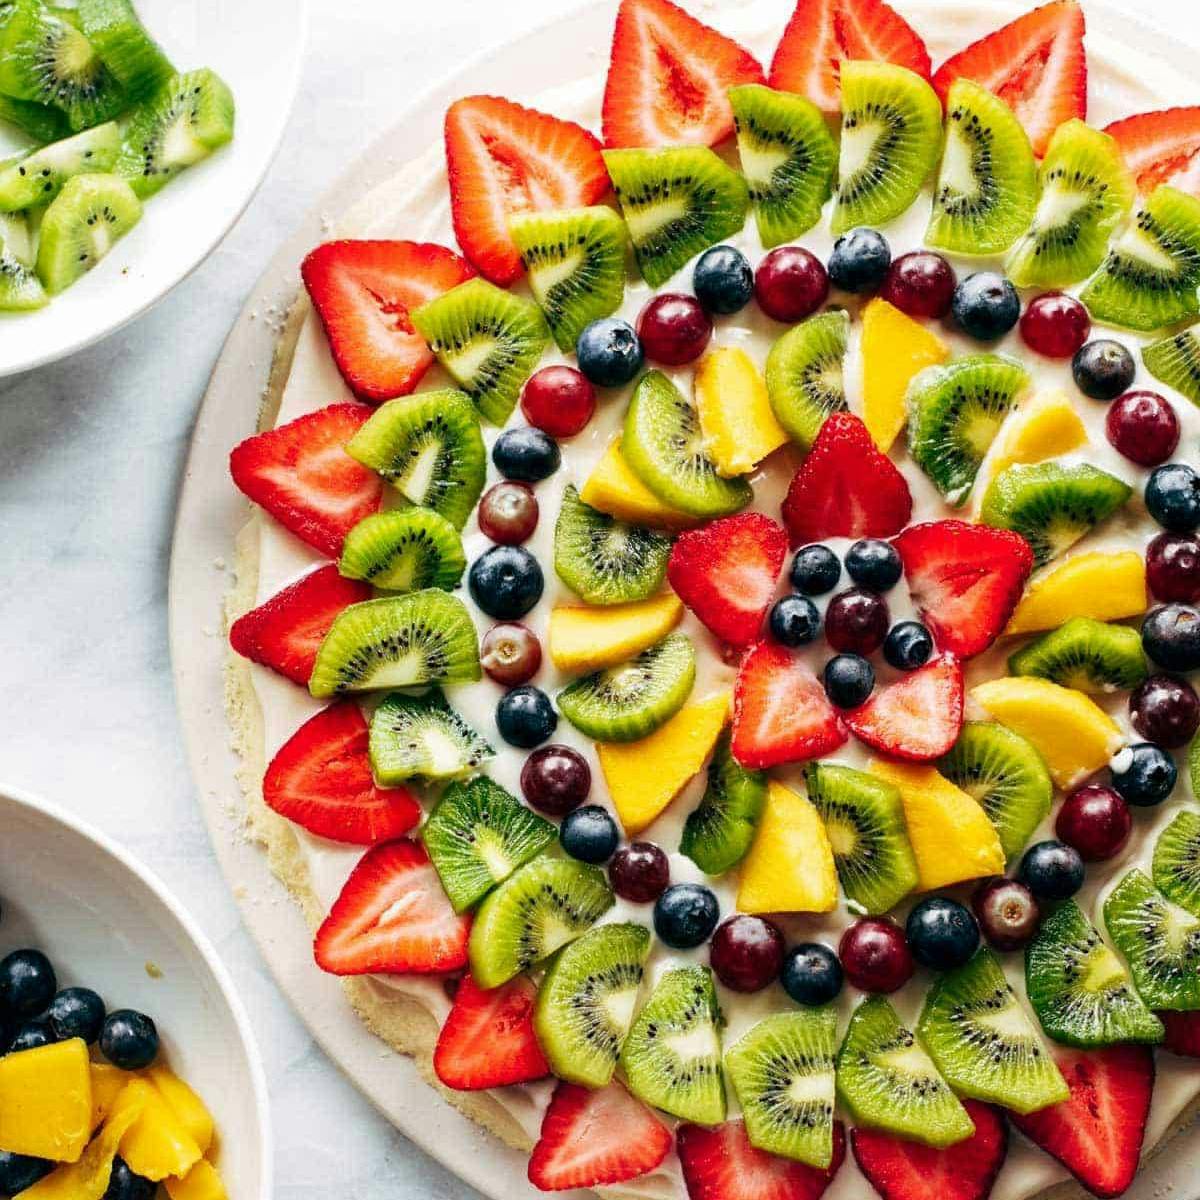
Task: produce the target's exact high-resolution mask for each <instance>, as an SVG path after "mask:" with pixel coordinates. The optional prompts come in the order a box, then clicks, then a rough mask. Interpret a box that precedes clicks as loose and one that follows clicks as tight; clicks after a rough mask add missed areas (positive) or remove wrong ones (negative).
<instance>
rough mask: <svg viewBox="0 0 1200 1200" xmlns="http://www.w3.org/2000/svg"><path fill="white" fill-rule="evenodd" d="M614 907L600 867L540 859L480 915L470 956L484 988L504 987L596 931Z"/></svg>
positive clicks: (518, 873)
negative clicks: (536, 965) (560, 950)
mask: <svg viewBox="0 0 1200 1200" xmlns="http://www.w3.org/2000/svg"><path fill="white" fill-rule="evenodd" d="M612 906H613V894H612V889H611V888H610V887H609V886H608V880H607V879H605V877H604V872H603V871H601V870H600V869H599V868H598V867H591V866H588V865H587V864H586V863H581V862H576V861H574V860H573V859H567V858H548V857H546V856H543V857H541V858H535V859H534V860H533V862H530V863H526V864H525V866H523V867H518V868H517V870H515V871H514V872H513V873H512V874H511V875H510V876H509V877H508V878H507V879H506V880H505V881H504V882H503V883H502V884H500V886H499V887H497V888H496V889H495V891H493V892H491V893H490V894H489V895H488V896H486V897H485V898H484V901H483V903H482V904H480V906H479V908H478V909H477V910H476V912H475V919H474V921H473V922H472V925H471V939H470V942H469V944H468V948H467V953H468V957H469V959H470V963H471V975H472V977H473V978H474V980H475V982H476V983H477V984H479V986H480V987H482V988H495V987H499V986H500V985H501V984H502V983H507V982H508V981H509V980H510V979H512V978H513V977H514V976H516V975H520V974H521V973H522V972H523V971H528V970H529V968H530V967H532V966H534V965H535V964H536V963H540V962H541V961H542V959H544V958H549V957H550V955H551V954H553V953H554V952H555V951H556V950H559V949H561V948H562V947H563V946H565V945H566V944H567V943H568V942H573V941H574V940H575V939H576V938H577V937H579V936H580V934H582V933H584V932H585V931H586V930H588V929H590V928H591V927H592V926H593V925H594V924H595V923H596V922H597V921H598V920H599V919H600V917H602V916H603V915H604V914H605V913H606V912H607V911H608V910H609V909H610V908H612Z"/></svg>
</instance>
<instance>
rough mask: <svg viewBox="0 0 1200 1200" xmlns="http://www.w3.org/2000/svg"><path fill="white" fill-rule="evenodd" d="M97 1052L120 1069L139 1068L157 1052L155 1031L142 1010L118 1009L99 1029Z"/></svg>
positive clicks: (152, 1059) (155, 1055)
mask: <svg viewBox="0 0 1200 1200" xmlns="http://www.w3.org/2000/svg"><path fill="white" fill-rule="evenodd" d="M100 1053H101V1054H103V1055H104V1057H105V1058H107V1059H108V1061H109V1062H110V1063H112V1065H113V1066H114V1067H120V1068H121V1070H122V1071H140V1070H141V1069H142V1068H143V1067H148V1066H149V1065H150V1064H151V1063H152V1062H153V1061H154V1059H155V1058H156V1057H157V1055H158V1030H157V1029H155V1027H154V1022H153V1021H152V1020H150V1018H149V1017H148V1016H146V1015H145V1013H140V1012H136V1011H135V1010H134V1009H132V1008H118V1009H117V1011H116V1012H111V1013H109V1014H108V1016H107V1018H105V1021H104V1027H103V1028H102V1029H101V1030H100Z"/></svg>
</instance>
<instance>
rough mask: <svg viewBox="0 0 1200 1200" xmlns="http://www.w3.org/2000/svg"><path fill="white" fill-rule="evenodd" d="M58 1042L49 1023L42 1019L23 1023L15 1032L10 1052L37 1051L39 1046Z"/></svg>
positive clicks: (11, 1040)
mask: <svg viewBox="0 0 1200 1200" xmlns="http://www.w3.org/2000/svg"><path fill="white" fill-rule="evenodd" d="M58 1040H59V1039H58V1038H56V1037H55V1036H54V1030H53V1029H51V1028H50V1023H49V1021H43V1020H40V1019H39V1020H33V1021H22V1022H21V1024H19V1025H18V1026H17V1027H16V1029H15V1030H13V1035H12V1038H11V1039H10V1040H9V1043H8V1051H9V1053H10V1054H12V1053H15V1052H16V1051H18V1050H36V1049H37V1048H38V1047H39V1046H49V1045H50V1044H51V1043H52V1042H57V1041H58Z"/></svg>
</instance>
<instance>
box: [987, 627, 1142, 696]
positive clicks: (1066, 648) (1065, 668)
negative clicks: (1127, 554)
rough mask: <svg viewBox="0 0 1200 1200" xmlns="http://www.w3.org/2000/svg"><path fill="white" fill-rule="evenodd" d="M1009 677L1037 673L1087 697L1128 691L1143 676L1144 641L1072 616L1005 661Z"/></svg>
mask: <svg viewBox="0 0 1200 1200" xmlns="http://www.w3.org/2000/svg"><path fill="white" fill-rule="evenodd" d="M1008 673H1009V674H1010V675H1036V676H1038V677H1039V678H1041V679H1049V680H1050V681H1051V682H1053V683H1058V684H1061V685H1062V686H1063V687H1069V688H1074V689H1075V690H1076V691H1078V692H1087V693H1089V694H1091V695H1108V694H1110V693H1112V692H1128V691H1132V690H1133V689H1134V688H1135V687H1137V686H1138V684H1140V683H1141V682H1142V680H1144V679H1145V678H1146V674H1147V672H1146V656H1145V654H1143V653H1142V638H1141V635H1140V634H1139V633H1138V631H1137V630H1136V629H1132V628H1130V626H1128V625H1108V624H1105V622H1103V621H1094V620H1093V619H1092V618H1091V617H1072V618H1071V619H1070V620H1069V621H1067V622H1066V623H1065V624H1063V625H1060V626H1059V627H1058V628H1057V629H1052V630H1051V631H1050V632H1049V633H1044V634H1042V636H1041V637H1038V638H1035V639H1034V640H1033V641H1032V642H1030V643H1029V645H1028V646H1024V647H1022V648H1021V649H1020V650H1018V651H1017V652H1016V654H1014V655H1012V656H1011V657H1010V658H1009V660H1008Z"/></svg>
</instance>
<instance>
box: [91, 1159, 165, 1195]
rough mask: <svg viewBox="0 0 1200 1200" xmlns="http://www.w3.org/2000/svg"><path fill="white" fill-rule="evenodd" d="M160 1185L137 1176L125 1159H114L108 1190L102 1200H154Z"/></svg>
mask: <svg viewBox="0 0 1200 1200" xmlns="http://www.w3.org/2000/svg"><path fill="white" fill-rule="evenodd" d="M157 1190H158V1184H156V1183H152V1182H151V1181H150V1180H149V1179H146V1178H144V1177H143V1176H141V1175H135V1174H134V1173H133V1172H132V1171H131V1170H130V1169H129V1164H128V1163H127V1162H126V1161H125V1160H124V1159H123V1158H119V1157H118V1158H114V1159H113V1165H112V1174H111V1175H110V1176H109V1177H108V1190H107V1191H106V1192H105V1193H104V1195H103V1196H102V1197H101V1200H153V1197H154V1194H155V1192H156V1191H157Z"/></svg>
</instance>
